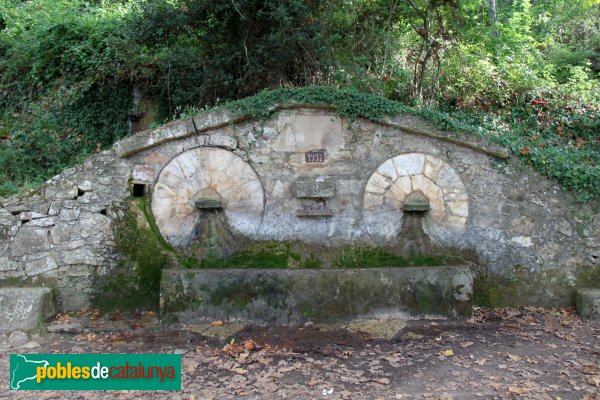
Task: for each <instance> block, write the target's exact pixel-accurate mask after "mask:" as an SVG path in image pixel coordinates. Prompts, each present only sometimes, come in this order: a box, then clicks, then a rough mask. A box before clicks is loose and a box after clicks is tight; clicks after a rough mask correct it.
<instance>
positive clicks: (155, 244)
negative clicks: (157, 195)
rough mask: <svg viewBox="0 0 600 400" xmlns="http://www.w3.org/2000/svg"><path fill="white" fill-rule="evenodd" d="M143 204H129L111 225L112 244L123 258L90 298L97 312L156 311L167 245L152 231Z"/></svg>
mask: <svg viewBox="0 0 600 400" xmlns="http://www.w3.org/2000/svg"><path fill="white" fill-rule="evenodd" d="M145 204H146V203H145V199H141V200H138V201H132V202H131V204H130V207H129V209H127V210H125V213H124V216H123V218H122V219H121V220H119V221H117V223H116V224H115V230H114V236H115V243H116V247H117V250H118V252H119V253H120V254H121V255H122V256H123V259H122V260H121V262H120V264H119V266H118V267H117V268H116V270H114V271H112V273H111V274H110V275H109V276H108V277H106V278H105V279H104V280H103V282H102V284H101V289H100V291H99V293H98V294H97V295H96V296H95V297H94V303H95V305H96V306H98V307H99V308H101V309H104V310H111V309H121V310H125V309H139V308H142V309H155V308H158V300H159V294H160V278H161V270H162V268H163V267H164V266H165V265H166V264H167V262H168V260H169V257H168V253H167V251H166V250H167V249H168V248H170V246H165V244H164V243H163V242H162V241H161V240H159V236H158V235H156V233H155V232H154V231H153V229H152V225H151V223H150V221H149V220H148V219H147V216H148V213H147V211H146V207H145Z"/></svg>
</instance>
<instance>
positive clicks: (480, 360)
mask: <svg viewBox="0 0 600 400" xmlns="http://www.w3.org/2000/svg"><path fill="white" fill-rule="evenodd" d="M486 362H487V360H486V359H485V358H482V359H479V360H477V361H475V364H477V365H479V366H481V365H483V364H485V363H486Z"/></svg>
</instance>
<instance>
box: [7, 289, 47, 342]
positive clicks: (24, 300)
mask: <svg viewBox="0 0 600 400" xmlns="http://www.w3.org/2000/svg"><path fill="white" fill-rule="evenodd" d="M55 314H56V306H55V304H54V298H53V295H52V291H51V289H49V288H38V287H21V288H15V287H5V288H0V332H2V331H4V332H7V331H9V332H10V331H15V330H24V331H28V330H32V329H35V328H36V327H37V326H38V324H39V323H41V322H43V321H45V320H46V319H48V318H50V317H52V316H53V315H55Z"/></svg>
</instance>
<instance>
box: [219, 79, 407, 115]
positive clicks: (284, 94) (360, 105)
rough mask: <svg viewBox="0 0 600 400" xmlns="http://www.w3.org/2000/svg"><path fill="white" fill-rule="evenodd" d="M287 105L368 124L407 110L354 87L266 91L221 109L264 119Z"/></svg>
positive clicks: (397, 103) (227, 104)
mask: <svg viewBox="0 0 600 400" xmlns="http://www.w3.org/2000/svg"><path fill="white" fill-rule="evenodd" d="M290 102H296V103H300V104H311V105H315V106H323V107H327V108H333V109H335V111H336V112H337V114H338V115H339V116H341V117H345V118H348V119H354V118H356V117H359V116H360V117H363V118H366V119H368V120H370V121H380V120H381V118H382V117H383V116H386V115H395V114H398V113H400V112H403V111H408V110H409V108H408V107H406V106H405V105H404V104H402V103H399V102H396V101H393V100H388V99H386V98H384V97H381V96H376V95H372V94H369V93H363V92H360V91H358V90H356V89H354V88H341V89H337V88H334V87H330V86H308V87H303V88H298V89H292V88H280V89H274V90H265V91H262V92H260V93H258V94H257V95H255V96H252V97H247V98H244V99H241V100H236V101H233V102H230V103H226V104H224V105H223V107H225V108H227V109H230V110H232V111H234V112H236V113H238V114H240V115H249V116H251V117H253V118H266V117H268V116H269V115H271V114H272V113H273V106H275V105H283V104H288V103H290Z"/></svg>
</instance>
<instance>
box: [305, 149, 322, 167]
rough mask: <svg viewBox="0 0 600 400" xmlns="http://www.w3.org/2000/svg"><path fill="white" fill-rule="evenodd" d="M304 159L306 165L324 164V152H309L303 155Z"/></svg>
mask: <svg viewBox="0 0 600 400" xmlns="http://www.w3.org/2000/svg"><path fill="white" fill-rule="evenodd" d="M304 158H305V160H306V162H307V163H308V164H317V163H324V162H325V150H324V149H321V150H311V151H307V152H306V153H304Z"/></svg>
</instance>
